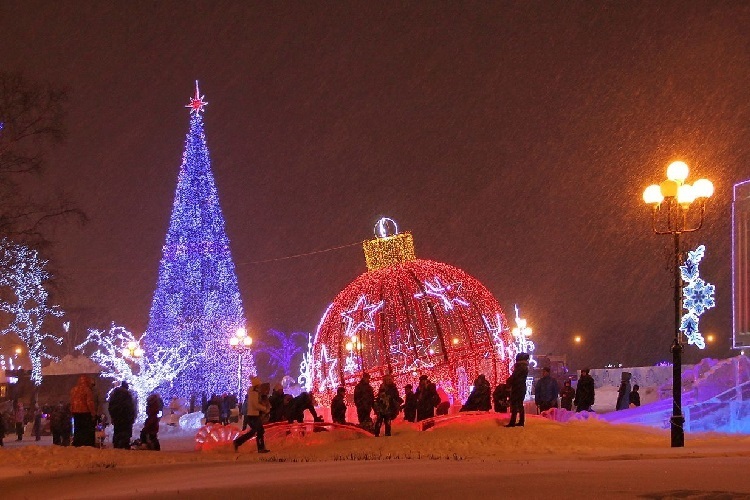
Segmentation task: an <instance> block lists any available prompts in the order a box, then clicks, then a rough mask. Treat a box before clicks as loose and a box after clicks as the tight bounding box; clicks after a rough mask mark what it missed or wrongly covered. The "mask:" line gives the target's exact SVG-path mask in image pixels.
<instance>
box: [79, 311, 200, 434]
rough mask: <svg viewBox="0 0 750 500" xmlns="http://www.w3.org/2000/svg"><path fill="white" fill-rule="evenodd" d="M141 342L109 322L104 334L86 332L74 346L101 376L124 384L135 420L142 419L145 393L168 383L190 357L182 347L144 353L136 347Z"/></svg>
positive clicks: (97, 331) (184, 366)
mask: <svg viewBox="0 0 750 500" xmlns="http://www.w3.org/2000/svg"><path fill="white" fill-rule="evenodd" d="M142 342H144V339H143V338H136V336H135V335H133V333H131V332H130V331H129V330H128V329H126V328H125V327H122V326H117V325H115V324H114V323H112V325H111V326H110V328H109V330H106V331H105V330H97V329H91V330H89V334H88V336H87V337H86V340H84V341H83V342H82V343H81V344H79V345H77V346H76V349H77V350H79V351H81V352H84V353H87V354H88V355H89V357H90V358H91V360H92V361H94V362H96V363H97V364H99V366H101V367H102V372H101V373H100V375H101V376H102V377H105V378H109V379H112V381H114V382H117V381H125V382H127V383H128V385H129V386H130V387H131V389H132V390H133V391H134V392H135V393H136V396H137V397H136V399H137V401H138V419H139V420H143V419H144V418H145V416H146V399H147V398H148V396H149V394H151V393H152V392H153V391H154V389H156V388H157V387H159V386H160V385H162V384H169V383H171V382H172V381H173V380H174V379H175V378H177V377H178V376H179V375H180V374H181V373H182V372H183V371H184V370H185V369H186V368H188V367H189V366H191V365H192V364H193V357H192V356H191V355H190V354H189V353H188V352H187V349H186V348H185V347H184V346H181V347H175V348H168V349H164V348H156V349H155V350H154V351H152V352H146V351H144V350H143V349H142V348H141V347H140V346H141V343H142Z"/></svg>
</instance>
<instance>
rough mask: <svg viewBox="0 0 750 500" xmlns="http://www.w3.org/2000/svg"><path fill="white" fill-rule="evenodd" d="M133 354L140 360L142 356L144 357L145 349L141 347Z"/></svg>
mask: <svg viewBox="0 0 750 500" xmlns="http://www.w3.org/2000/svg"><path fill="white" fill-rule="evenodd" d="M133 354H134V355H135V357H136V358H140V357H141V356H143V349H141V348H140V347H137V348H136V349H135V351H133Z"/></svg>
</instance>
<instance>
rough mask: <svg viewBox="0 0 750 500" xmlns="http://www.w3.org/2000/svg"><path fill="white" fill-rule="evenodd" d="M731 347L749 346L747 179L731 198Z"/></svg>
mask: <svg viewBox="0 0 750 500" xmlns="http://www.w3.org/2000/svg"><path fill="white" fill-rule="evenodd" d="M732 302H733V314H732V316H733V320H732V325H733V328H732V347H733V348H735V349H742V348H746V347H750V180H747V181H744V182H740V183H738V184H735V185H734V193H733V199H732Z"/></svg>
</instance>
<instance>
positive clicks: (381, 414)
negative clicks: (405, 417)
mask: <svg viewBox="0 0 750 500" xmlns="http://www.w3.org/2000/svg"><path fill="white" fill-rule="evenodd" d="M403 402H404V400H403V399H401V396H399V395H398V387H396V384H394V383H393V376H392V375H390V374H388V375H384V376H383V382H382V383H381V384H380V388H379V389H378V395H377V396H376V397H375V404H374V408H375V416H376V419H375V432H374V434H375V437H378V436H380V426H381V425H385V435H386V436H390V435H391V421H392V420H393V419H394V418H396V416H397V415H398V412H399V409H400V408H401V403H403Z"/></svg>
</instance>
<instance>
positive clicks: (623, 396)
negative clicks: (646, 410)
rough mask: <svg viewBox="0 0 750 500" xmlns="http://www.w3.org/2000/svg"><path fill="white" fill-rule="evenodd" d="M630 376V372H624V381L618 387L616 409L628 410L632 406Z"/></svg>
mask: <svg viewBox="0 0 750 500" xmlns="http://www.w3.org/2000/svg"><path fill="white" fill-rule="evenodd" d="M630 377H631V374H630V373H629V372H622V381H621V382H620V387H619V388H618V389H617V404H616V405H615V410H627V409H628V408H629V407H630Z"/></svg>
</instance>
